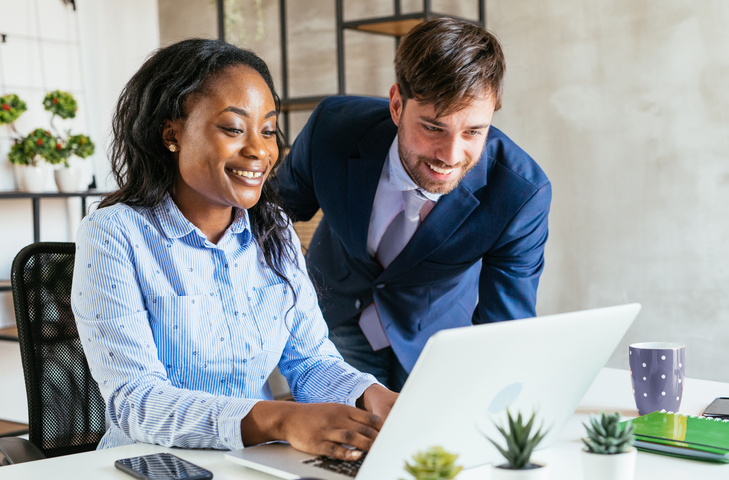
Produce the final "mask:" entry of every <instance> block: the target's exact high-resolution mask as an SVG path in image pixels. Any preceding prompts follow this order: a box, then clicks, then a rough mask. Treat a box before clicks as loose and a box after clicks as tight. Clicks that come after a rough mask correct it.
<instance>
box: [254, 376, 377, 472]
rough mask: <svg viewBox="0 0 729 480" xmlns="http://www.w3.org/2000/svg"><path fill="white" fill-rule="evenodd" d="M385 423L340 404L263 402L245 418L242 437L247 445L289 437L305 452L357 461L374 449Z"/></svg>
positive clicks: (369, 414)
mask: <svg viewBox="0 0 729 480" xmlns="http://www.w3.org/2000/svg"><path fill="white" fill-rule="evenodd" d="M381 388H382V387H381ZM382 422H383V420H382V419H381V418H380V417H378V416H377V415H374V414H372V413H370V412H367V411H363V410H360V409H357V408H354V407H350V406H347V405H341V404H338V403H294V402H267V401H263V402H258V403H257V404H256V405H255V406H254V407H253V408H252V409H251V411H250V412H249V413H248V415H246V417H245V418H243V420H242V421H241V436H242V438H243V443H244V445H255V444H258V443H263V442H267V441H271V440H285V441H287V442H289V443H290V444H291V446H292V447H294V448H296V449H297V450H301V451H303V452H307V453H311V454H314V455H329V456H331V457H334V458H339V459H341V460H356V459H358V458H359V457H361V456H362V452H361V451H367V450H369V449H370V447H371V446H372V442H374V441H375V438H377V433H378V432H379V431H380V429H381V428H382ZM343 445H349V446H352V447H355V448H357V449H358V450H352V449H348V448H346V447H344V446H343Z"/></svg>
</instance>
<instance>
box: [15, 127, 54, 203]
mask: <svg viewBox="0 0 729 480" xmlns="http://www.w3.org/2000/svg"><path fill="white" fill-rule="evenodd" d="M58 149H60V148H59V145H58V142H57V141H56V137H55V136H53V135H52V134H51V132H49V131H48V130H44V129H42V128H36V129H35V130H34V131H32V132H31V133H30V134H29V135H28V136H27V137H21V138H19V139H16V140H15V142H14V143H13V146H12V147H10V153H8V160H10V163H12V164H13V165H14V167H15V169H16V174H17V180H18V187H19V188H20V189H21V190H23V191H26V192H32V193H40V192H42V191H43V187H44V186H45V184H46V176H47V174H46V169H45V168H44V166H43V163H44V162H43V161H44V160H45V159H49V158H53V157H54V156H55V155H57V153H56V151H57V150H58Z"/></svg>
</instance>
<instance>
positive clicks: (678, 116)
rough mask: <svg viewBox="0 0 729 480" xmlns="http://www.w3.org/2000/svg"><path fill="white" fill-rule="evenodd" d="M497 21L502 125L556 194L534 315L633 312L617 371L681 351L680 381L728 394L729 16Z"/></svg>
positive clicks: (613, 9) (542, 9)
mask: <svg viewBox="0 0 729 480" xmlns="http://www.w3.org/2000/svg"><path fill="white" fill-rule="evenodd" d="M489 19H490V20H489V27H490V28H491V29H493V30H494V31H495V32H496V33H497V34H498V35H499V37H500V38H501V40H502V42H503V44H504V48H505V51H506V55H507V61H508V74H507V83H506V93H505V99H504V109H503V111H502V112H500V113H498V114H497V115H496V117H495V119H494V124H495V125H497V126H499V127H500V128H503V129H504V130H505V131H506V132H507V133H508V134H509V135H510V136H511V137H512V138H514V139H515V140H516V141H517V142H518V143H519V144H520V145H521V146H522V147H523V148H525V149H526V150H527V151H528V152H529V153H530V154H531V155H532V156H533V157H534V158H535V159H537V160H538V161H539V163H540V164H541V165H542V166H543V167H544V169H545V170H546V172H547V173H548V175H549V176H550V178H551V180H552V183H553V186H554V202H553V205H552V214H551V216H550V222H551V237H550V239H549V243H548V244H547V266H546V269H545V272H544V276H543V277H542V284H541V287H540V291H539V312H540V313H541V314H547V313H553V312H561V311H570V310H578V309H584V308H591V307H599V306H606V305H612V304H618V303H624V302H633V301H635V302H640V303H642V304H643V311H642V312H641V314H640V316H639V317H638V319H637V320H636V322H635V324H634V325H633V327H632V328H631V330H630V331H629V333H628V335H627V336H626V339H625V341H624V342H623V343H622V344H621V345H620V347H619V348H618V349H617V350H616V352H615V353H614V354H613V356H612V358H611V360H610V365H611V366H615V367H622V368H627V366H628V361H627V350H628V348H627V345H628V344H629V343H632V342H637V341H664V340H665V341H675V342H684V343H686V349H687V354H686V356H687V370H686V372H687V375H689V376H692V377H699V378H706V379H712V380H721V381H725V382H726V381H729V371H728V370H727V369H725V368H723V367H724V366H726V365H728V364H729V353H728V352H729V349H727V345H729V268H727V257H728V256H729V222H727V212H728V211H729V210H728V207H727V206H728V205H729V161H728V160H729V153H727V152H729V134H728V133H729V93H728V92H727V87H726V86H727V79H729V55H727V52H729V30H727V28H726V25H727V24H729V4H728V3H726V2H721V1H707V2H693V1H690V0H613V1H611V2H587V1H580V0H563V1H560V2H524V1H520V2H513V1H506V0H492V1H489ZM595 341H596V342H598V341H599V339H595Z"/></svg>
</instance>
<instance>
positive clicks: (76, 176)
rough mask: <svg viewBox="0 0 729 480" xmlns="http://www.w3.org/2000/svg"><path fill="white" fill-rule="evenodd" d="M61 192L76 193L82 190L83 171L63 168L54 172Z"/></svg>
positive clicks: (74, 168)
mask: <svg viewBox="0 0 729 480" xmlns="http://www.w3.org/2000/svg"><path fill="white" fill-rule="evenodd" d="M53 177H54V178H55V180H56V186H57V187H58V191H59V192H63V193H74V192H78V191H79V190H80V188H79V183H80V180H81V170H80V169H78V168H76V167H61V168H58V169H56V170H54V171H53Z"/></svg>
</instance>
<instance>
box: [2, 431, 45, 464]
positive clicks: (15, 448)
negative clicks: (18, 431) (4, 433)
mask: <svg viewBox="0 0 729 480" xmlns="http://www.w3.org/2000/svg"><path fill="white" fill-rule="evenodd" d="M0 453H2V454H3V460H2V464H3V465H13V464H15V463H25V462H32V461H33V460H41V459H43V458H46V456H45V455H43V452H41V451H40V450H38V447H36V446H35V445H33V444H32V443H30V442H29V441H28V440H26V439H24V438H20V437H5V438H0Z"/></svg>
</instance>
